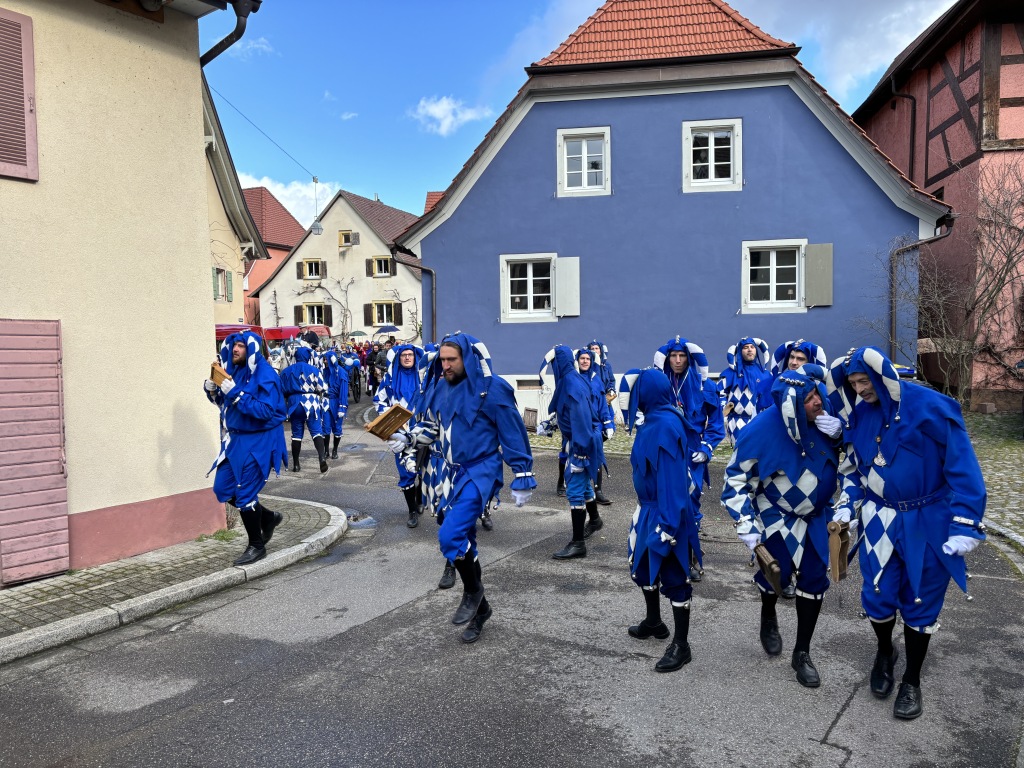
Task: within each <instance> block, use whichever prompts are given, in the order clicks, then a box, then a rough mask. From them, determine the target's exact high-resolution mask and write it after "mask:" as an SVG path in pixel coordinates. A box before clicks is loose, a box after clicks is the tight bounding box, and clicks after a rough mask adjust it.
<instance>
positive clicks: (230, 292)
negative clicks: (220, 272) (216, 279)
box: [224, 272, 235, 301]
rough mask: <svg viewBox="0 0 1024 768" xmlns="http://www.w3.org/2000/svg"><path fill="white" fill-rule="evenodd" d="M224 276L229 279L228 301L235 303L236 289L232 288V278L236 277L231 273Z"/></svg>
mask: <svg viewBox="0 0 1024 768" xmlns="http://www.w3.org/2000/svg"><path fill="white" fill-rule="evenodd" d="M224 275H225V277H227V286H228V295H227V299H228V301H234V300H235V291H234V288H232V286H231V278H232V277H234V275H233V273H231V272H225V273H224Z"/></svg>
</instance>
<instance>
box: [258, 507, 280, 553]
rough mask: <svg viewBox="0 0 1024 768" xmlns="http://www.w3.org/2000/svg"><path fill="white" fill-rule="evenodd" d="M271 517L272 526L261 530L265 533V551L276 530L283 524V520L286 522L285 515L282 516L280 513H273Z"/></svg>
mask: <svg viewBox="0 0 1024 768" xmlns="http://www.w3.org/2000/svg"><path fill="white" fill-rule="evenodd" d="M270 517H271V520H270V525H268V526H267V527H266V528H262V529H261V530H262V532H263V547H264V549H265V548H266V546H267V544H269V543H270V539H271V537H273V535H274V529H275V528H277V526H279V525H280V524H281V521H282V520H284V515H282V514H281V513H280V512H271V513H270Z"/></svg>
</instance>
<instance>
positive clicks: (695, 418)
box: [654, 336, 725, 579]
mask: <svg viewBox="0 0 1024 768" xmlns="http://www.w3.org/2000/svg"><path fill="white" fill-rule="evenodd" d="M673 352H682V353H683V354H684V356H685V360H686V367H685V369H684V370H683V371H682V372H681V373H674V372H673V371H672V364H671V356H672V353H673ZM654 367H655V368H658V369H660V370H662V371H664V373H665V375H666V376H668V380H669V385H670V386H671V388H672V399H673V402H674V405H675V406H676V407H678V408H682V410H683V415H684V416H686V421H687V422H688V423H689V424H690V425H691V426H692V427H693V431H692V432H691V433H690V445H689V449H690V459H689V461H690V480H691V482H692V488H693V503H694V507H695V510H696V512H695V515H696V519H697V527H698V528H699V527H700V521H701V519H702V517H703V515H702V514H701V512H700V497H701V494H702V493H703V491H704V486H705V484H707V482H708V480H709V479H710V475H709V474H708V468H707V462H708V461H710V460H711V455H712V454H713V453H714V450H715V448H717V447H718V444H719V443H720V442H722V440H723V439H724V438H725V421H724V420H723V418H722V405H721V401H720V400H719V397H718V389H717V388H716V387H715V384H714V382H712V381H710V380H709V379H708V359H707V356H705V354H704V350H702V349H701V348H700V347H698V346H697V345H696V344H694V343H693V342H692V341H687V340H686V339H684V338H681V337H680V336H676V337H675V338H674V339H669V340H668V341H667V342H666V343H665V344H663V345H662V346H661V347H660V348H659V349H658V351H657V352H655V353H654ZM693 575H695V576H696V577H697V578H698V579H699V571H698V572H697V573H696V574H693Z"/></svg>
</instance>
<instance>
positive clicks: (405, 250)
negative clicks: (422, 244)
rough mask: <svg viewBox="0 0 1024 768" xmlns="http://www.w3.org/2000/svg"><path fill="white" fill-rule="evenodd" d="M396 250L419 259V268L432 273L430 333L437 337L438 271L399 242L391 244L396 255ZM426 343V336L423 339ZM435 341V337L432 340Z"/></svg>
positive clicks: (417, 266)
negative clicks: (425, 263)
mask: <svg viewBox="0 0 1024 768" xmlns="http://www.w3.org/2000/svg"><path fill="white" fill-rule="evenodd" d="M395 251H401V252H402V253H405V254H408V255H409V256H412V257H413V258H414V259H417V260H418V261H419V262H420V263H419V264H417V265H416V268H417V269H422V270H423V271H424V272H427V273H429V275H430V333H431V334H432V335H433V336H434V338H437V272H435V271H434V270H432V269H431V268H430V267H428V266H426V265H424V264H423V259H421V258H420V257H419V256H417V255H416V254H415V253H413V252H412V251H410V250H409V249H408V248H404V247H403V246H401V245H398V243H395V244H394V245H393V246H391V255H392V256H394V255H395ZM423 341H424V343H426V341H427V340H426V338H424V339H423ZM431 341H433V339H432V340H431Z"/></svg>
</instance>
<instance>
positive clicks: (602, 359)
mask: <svg viewBox="0 0 1024 768" xmlns="http://www.w3.org/2000/svg"><path fill="white" fill-rule="evenodd" d="M594 347H597V348H598V350H599V352H598V353H597V356H596V357H594V358H593V360H594V367H595V368H596V369H597V372H598V373H599V374H600V376H601V386H602V387H603V389H604V391H605V393H606V394H610V395H614V394H615V374H614V373H613V372H612V364H611V362H610V361H609V360H608V347H606V346H605V345H604V344H602V343H601V342H600V341H598V340H597V339H594V340H593V341H592V342H590V343H589V344H587V349H589V350H590V352H591V354H593V353H594ZM612 418H613V419H614V418H615V416H614V414H613V415H612Z"/></svg>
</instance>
